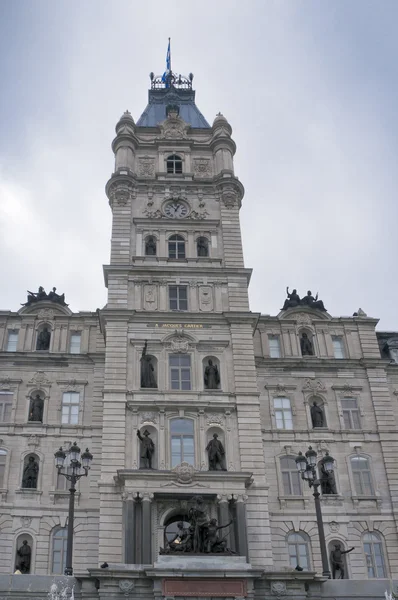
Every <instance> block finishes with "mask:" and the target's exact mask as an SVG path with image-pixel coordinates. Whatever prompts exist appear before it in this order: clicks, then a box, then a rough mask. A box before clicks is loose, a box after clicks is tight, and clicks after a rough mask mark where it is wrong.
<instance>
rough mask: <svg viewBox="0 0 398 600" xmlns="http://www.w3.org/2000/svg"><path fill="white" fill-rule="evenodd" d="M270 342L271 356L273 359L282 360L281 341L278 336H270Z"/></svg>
mask: <svg viewBox="0 0 398 600" xmlns="http://www.w3.org/2000/svg"><path fill="white" fill-rule="evenodd" d="M268 342H269V354H270V357H271V358H280V357H281V347H280V340H279V337H278V336H271V335H269V336H268Z"/></svg>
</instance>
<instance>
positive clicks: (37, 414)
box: [29, 394, 44, 423]
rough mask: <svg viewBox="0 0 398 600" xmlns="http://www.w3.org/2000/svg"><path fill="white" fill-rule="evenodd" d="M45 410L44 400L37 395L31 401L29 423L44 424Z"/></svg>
mask: <svg viewBox="0 0 398 600" xmlns="http://www.w3.org/2000/svg"><path fill="white" fill-rule="evenodd" d="M43 408H44V400H43V399H42V398H41V397H40V394H36V396H35V397H34V398H32V399H31V401H30V407H29V421H37V422H39V423H42V422H43Z"/></svg>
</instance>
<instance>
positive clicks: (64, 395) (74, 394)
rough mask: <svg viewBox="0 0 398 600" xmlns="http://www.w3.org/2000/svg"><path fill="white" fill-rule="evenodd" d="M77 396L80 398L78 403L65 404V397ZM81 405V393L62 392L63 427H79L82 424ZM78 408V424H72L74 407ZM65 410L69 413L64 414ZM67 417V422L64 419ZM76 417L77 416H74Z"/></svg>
mask: <svg viewBox="0 0 398 600" xmlns="http://www.w3.org/2000/svg"><path fill="white" fill-rule="evenodd" d="M68 395H69V396H71V395H73V396H77V397H78V401H77V402H76V401H75V402H69V403H68V402H65V397H66V396H68ZM80 403H81V393H80V392H75V391H65V392H62V403H61V425H79V422H80V418H79V417H80ZM76 406H77V415H76V423H71V416H72V410H71V409H72V407H76ZM64 408H65V409H66V408H68V409H69V410H68V413H67V414H66V411H65V414H64ZM65 416H67V420H65V419H64V417H65ZM73 416H75V415H73Z"/></svg>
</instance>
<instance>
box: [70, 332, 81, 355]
mask: <svg viewBox="0 0 398 600" xmlns="http://www.w3.org/2000/svg"><path fill="white" fill-rule="evenodd" d="M73 338H79V344H76V340H74V339H73ZM81 352H82V332H81V331H71V332H70V336H69V353H70V354H81Z"/></svg>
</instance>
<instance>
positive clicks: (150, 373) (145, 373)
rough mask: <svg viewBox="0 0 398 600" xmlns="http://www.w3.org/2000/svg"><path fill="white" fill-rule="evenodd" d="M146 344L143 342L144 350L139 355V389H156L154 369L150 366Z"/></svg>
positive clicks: (150, 361) (150, 360)
mask: <svg viewBox="0 0 398 600" xmlns="http://www.w3.org/2000/svg"><path fill="white" fill-rule="evenodd" d="M147 347H148V342H147V340H145V344H144V348H143V350H142V354H141V359H140V361H141V387H142V388H157V387H158V385H157V383H156V378H155V367H154V366H153V364H152V358H151V357H150V356H148V354H147Z"/></svg>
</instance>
